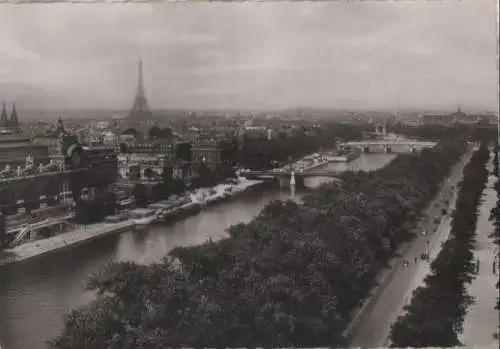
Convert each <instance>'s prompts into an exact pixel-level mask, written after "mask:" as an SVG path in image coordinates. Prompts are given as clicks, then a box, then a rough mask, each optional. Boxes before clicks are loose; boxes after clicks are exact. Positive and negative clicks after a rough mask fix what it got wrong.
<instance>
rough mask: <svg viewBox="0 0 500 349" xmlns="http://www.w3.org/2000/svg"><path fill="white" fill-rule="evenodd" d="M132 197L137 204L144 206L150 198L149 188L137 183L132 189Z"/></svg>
mask: <svg viewBox="0 0 500 349" xmlns="http://www.w3.org/2000/svg"><path fill="white" fill-rule="evenodd" d="M132 197H133V198H134V203H135V204H136V205H137V206H139V207H145V206H146V205H147V204H148V203H149V200H150V191H149V188H148V187H147V186H145V185H144V184H142V183H137V184H136V185H134V188H133V189H132Z"/></svg>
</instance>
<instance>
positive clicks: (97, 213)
mask: <svg viewBox="0 0 500 349" xmlns="http://www.w3.org/2000/svg"><path fill="white" fill-rule="evenodd" d="M117 208H118V205H117V197H116V195H115V194H114V193H112V192H104V193H99V194H97V195H96V197H95V198H94V199H90V200H81V199H80V200H77V201H76V207H75V218H74V220H75V222H76V223H78V224H92V223H98V222H102V221H103V220H104V218H106V216H108V215H112V214H114V213H115V212H116V210H117Z"/></svg>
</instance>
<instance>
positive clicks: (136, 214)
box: [129, 208, 163, 228]
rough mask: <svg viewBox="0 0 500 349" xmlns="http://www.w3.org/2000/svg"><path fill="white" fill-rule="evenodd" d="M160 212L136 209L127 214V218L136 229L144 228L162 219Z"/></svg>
mask: <svg viewBox="0 0 500 349" xmlns="http://www.w3.org/2000/svg"><path fill="white" fill-rule="evenodd" d="M162 215H163V212H162V210H154V209H149V208H138V209H135V210H132V211H130V212H129V217H130V219H132V221H133V222H134V224H135V226H136V227H137V228H145V227H147V226H148V225H150V224H151V223H153V222H155V221H157V220H159V219H161V218H162Z"/></svg>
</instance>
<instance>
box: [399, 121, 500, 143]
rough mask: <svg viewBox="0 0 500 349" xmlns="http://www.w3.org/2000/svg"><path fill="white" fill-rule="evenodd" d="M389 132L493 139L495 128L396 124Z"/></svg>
mask: <svg viewBox="0 0 500 349" xmlns="http://www.w3.org/2000/svg"><path fill="white" fill-rule="evenodd" d="M389 130H390V131H391V132H395V133H397V134H401V135H405V136H408V137H411V138H423V139H458V138H461V139H465V140H485V141H490V142H492V141H495V139H496V136H497V135H496V129H495V128H484V127H477V126H474V125H461V124H457V125H453V126H451V127H450V126H441V125H424V126H420V127H407V126H403V125H401V124H396V125H394V126H391V127H390V128H389Z"/></svg>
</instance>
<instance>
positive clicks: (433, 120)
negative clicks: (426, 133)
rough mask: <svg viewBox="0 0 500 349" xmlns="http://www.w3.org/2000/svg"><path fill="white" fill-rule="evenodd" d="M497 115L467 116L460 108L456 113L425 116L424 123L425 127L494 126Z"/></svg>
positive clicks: (423, 117) (423, 116)
mask: <svg viewBox="0 0 500 349" xmlns="http://www.w3.org/2000/svg"><path fill="white" fill-rule="evenodd" d="M495 122H496V115H485V114H466V113H464V112H463V111H462V110H461V109H460V107H459V108H458V109H457V111H456V112H454V113H451V114H424V115H422V123H423V124H424V125H440V126H452V125H456V124H461V125H476V124H494V123H495Z"/></svg>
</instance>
